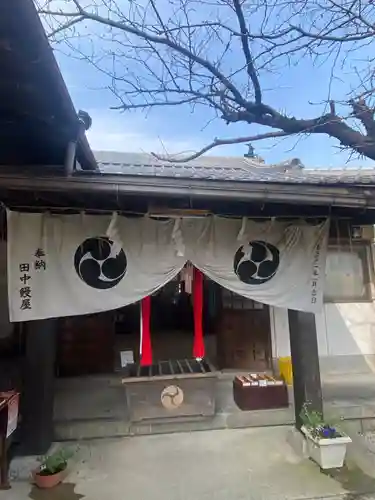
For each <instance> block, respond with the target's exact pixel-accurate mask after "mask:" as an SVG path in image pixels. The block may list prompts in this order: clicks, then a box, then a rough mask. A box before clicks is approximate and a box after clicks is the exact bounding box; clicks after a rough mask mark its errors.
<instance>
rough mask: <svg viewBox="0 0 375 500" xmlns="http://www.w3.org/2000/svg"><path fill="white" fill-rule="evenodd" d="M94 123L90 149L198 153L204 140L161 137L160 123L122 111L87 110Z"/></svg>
mask: <svg viewBox="0 0 375 500" xmlns="http://www.w3.org/2000/svg"><path fill="white" fill-rule="evenodd" d="M87 111H88V113H89V114H90V116H91V118H92V121H93V124H92V127H91V129H90V130H89V131H88V132H87V138H88V140H89V142H90V146H91V148H92V149H93V150H96V151H100V150H103V151H128V152H130V151H131V152H135V153H138V152H144V153H149V152H151V151H153V152H157V153H163V154H164V153H169V154H171V153H181V152H187V151H195V150H196V149H199V148H200V147H202V146H203V145H204V144H203V141H202V140H200V139H199V138H196V137H186V138H181V137H179V138H173V136H171V134H170V135H169V137H168V136H164V134H163V135H162V136H160V135H159V134H158V133H157V128H158V127H157V123H155V120H153V119H150V118H148V119H146V118H143V117H140V116H139V115H136V114H134V113H131V114H121V113H119V112H118V111H111V110H102V109H91V110H89V109H88V110H87Z"/></svg>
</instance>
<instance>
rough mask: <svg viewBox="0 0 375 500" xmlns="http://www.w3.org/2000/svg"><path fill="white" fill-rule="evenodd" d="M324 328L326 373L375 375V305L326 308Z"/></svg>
mask: <svg viewBox="0 0 375 500" xmlns="http://www.w3.org/2000/svg"><path fill="white" fill-rule="evenodd" d="M325 326H326V328H325V339H321V340H322V341H323V343H324V340H325V341H326V342H325V343H326V353H324V354H323V352H322V356H321V369H322V372H323V373H325V374H335V373H368V374H371V373H375V305H374V304H373V303H350V304H326V305H325Z"/></svg>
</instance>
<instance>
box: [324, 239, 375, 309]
mask: <svg viewBox="0 0 375 500" xmlns="http://www.w3.org/2000/svg"><path fill="white" fill-rule="evenodd" d="M330 250H336V251H337V252H340V251H342V252H347V251H355V252H356V253H357V254H358V256H359V258H360V261H361V264H362V272H363V279H364V289H365V293H364V295H363V296H360V297H358V296H357V297H356V296H352V297H350V298H349V297H346V298H344V297H335V296H327V295H326V291H325V290H324V292H323V301H324V303H325V304H345V303H346V304H351V303H363V302H373V287H372V277H373V271H372V265H371V252H372V248H371V242H370V241H352V242H349V241H345V242H342V243H341V244H337V243H329V244H328V249H327V257H328V253H329V252H330ZM326 280H327V271H326Z"/></svg>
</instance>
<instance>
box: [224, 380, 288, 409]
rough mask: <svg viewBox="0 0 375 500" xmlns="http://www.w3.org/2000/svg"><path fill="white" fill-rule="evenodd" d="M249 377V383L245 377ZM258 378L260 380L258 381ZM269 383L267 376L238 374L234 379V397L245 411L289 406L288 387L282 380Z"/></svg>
mask: <svg viewBox="0 0 375 500" xmlns="http://www.w3.org/2000/svg"><path fill="white" fill-rule="evenodd" d="M245 378H248V380H249V383H247V382H246V381H244V380H243V379H245ZM257 378H258V382H257V381H256V380H257ZM274 380H275V382H272V383H271V382H270V383H269V384H268V385H265V384H267V379H266V376H262V375H258V376H256V377H251V376H248V377H244V376H238V377H236V378H235V379H234V381H233V399H234V401H235V402H236V404H237V406H238V407H239V408H240V409H241V410H243V411H250V410H271V409H276V408H286V407H288V406H289V401H288V388H287V386H286V384H285V383H284V382H283V381H282V380H277V381H276V379H274Z"/></svg>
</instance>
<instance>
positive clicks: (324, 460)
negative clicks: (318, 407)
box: [301, 405, 352, 469]
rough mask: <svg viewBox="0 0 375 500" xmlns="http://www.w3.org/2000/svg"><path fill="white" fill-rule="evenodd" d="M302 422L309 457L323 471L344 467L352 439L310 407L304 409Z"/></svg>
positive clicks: (305, 406) (306, 406)
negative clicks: (348, 446) (347, 448)
mask: <svg viewBox="0 0 375 500" xmlns="http://www.w3.org/2000/svg"><path fill="white" fill-rule="evenodd" d="M301 420H302V422H303V426H302V428H301V431H302V433H303V434H304V435H305V437H306V442H307V451H308V454H309V457H310V458H311V459H312V460H314V462H316V463H317V464H318V465H319V466H320V467H321V469H336V468H338V467H342V466H343V464H344V460H345V455H346V447H347V445H348V444H349V443H351V442H352V440H351V439H350V437H349V436H347V435H346V434H344V433H343V432H342V431H340V430H338V429H337V428H336V427H335V426H334V425H333V424H331V423H328V422H327V421H325V420H324V419H323V415H322V414H321V413H319V412H317V411H311V410H309V408H308V405H304V407H303V408H302V411H301Z"/></svg>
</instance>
